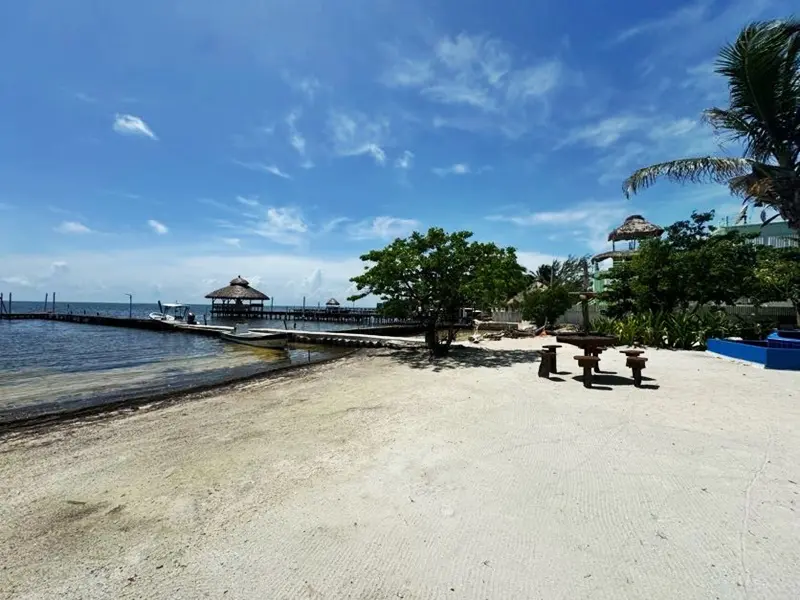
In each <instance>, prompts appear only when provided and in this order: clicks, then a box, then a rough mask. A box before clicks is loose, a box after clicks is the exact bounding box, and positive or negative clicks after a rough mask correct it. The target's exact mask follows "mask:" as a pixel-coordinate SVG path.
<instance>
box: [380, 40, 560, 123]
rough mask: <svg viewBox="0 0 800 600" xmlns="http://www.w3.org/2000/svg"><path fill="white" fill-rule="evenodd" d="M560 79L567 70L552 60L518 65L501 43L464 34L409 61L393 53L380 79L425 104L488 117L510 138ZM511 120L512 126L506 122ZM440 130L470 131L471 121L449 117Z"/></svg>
mask: <svg viewBox="0 0 800 600" xmlns="http://www.w3.org/2000/svg"><path fill="white" fill-rule="evenodd" d="M565 80H566V69H565V68H564V66H563V64H562V63H561V61H560V60H558V59H557V58H543V59H541V60H539V61H537V62H534V63H533V64H526V65H521V66H517V65H515V61H514V58H513V56H512V54H511V52H510V49H509V47H508V46H507V45H506V44H504V43H503V42H502V41H501V40H498V39H496V38H492V37H489V36H485V35H468V34H466V33H461V34H459V35H457V36H456V37H452V38H451V37H442V38H440V39H439V40H438V41H436V42H435V43H434V44H433V46H432V47H429V48H427V49H425V50H424V51H422V52H417V53H416V56H413V57H408V56H403V55H401V53H400V51H399V50H397V49H395V51H394V52H393V57H392V60H391V64H390V65H389V67H388V69H387V70H386V71H385V72H384V73H383V75H382V77H381V82H382V83H383V84H384V85H386V86H388V87H391V88H405V89H411V90H415V91H417V92H418V93H419V94H420V95H421V96H422V97H423V98H425V99H426V100H429V101H430V102H433V103H436V104H442V105H447V106H451V107H455V108H458V107H461V108H466V109H470V110H473V111H478V112H479V113H482V114H484V115H492V116H493V117H495V120H494V121H492V122H493V124H494V125H495V126H496V127H498V128H499V129H500V131H501V132H503V133H505V134H507V135H509V136H510V137H514V136H516V135H518V134H519V133H520V132H521V131H523V130H524V129H525V121H526V120H527V116H528V115H527V112H526V108H527V107H528V106H529V105H530V104H531V103H534V104H535V105H536V106H537V108H539V109H540V112H541V109H542V108H543V107H544V104H543V103H544V102H545V101H546V99H547V98H548V97H549V96H550V95H551V94H552V93H553V92H554V91H555V90H556V89H557V88H559V87H560V86H562V85H563V84H564V82H565ZM499 117H502V118H500V119H498V118H499ZM512 119H513V120H514V121H516V123H515V124H514V126H513V127H512V126H509V123H508V120H512ZM481 122H482V123H484V122H485V121H483V120H481ZM442 125H447V126H455V127H459V126H463V125H468V126H469V127H468V128H470V129H474V128H475V123H474V119H473V120H472V121H470V120H469V119H464V118H463V117H461V118H452V117H451V118H448V119H447V120H445V121H442V122H440V126H442ZM460 128H467V127H460Z"/></svg>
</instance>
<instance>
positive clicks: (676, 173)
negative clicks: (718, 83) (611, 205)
mask: <svg viewBox="0 0 800 600" xmlns="http://www.w3.org/2000/svg"><path fill="white" fill-rule="evenodd" d="M715 71H716V72H717V73H718V74H720V75H722V76H724V77H726V78H727V82H728V90H729V96H730V100H729V103H730V106H728V108H709V109H707V110H706V111H705V112H704V119H705V121H706V122H707V123H708V124H709V125H711V127H712V128H713V129H714V131H715V133H717V134H720V135H722V136H723V139H727V140H729V141H734V142H737V143H740V144H741V145H742V147H743V155H742V157H741V158H732V157H714V156H704V157H698V158H682V159H678V160H672V161H669V162H663V163H659V164H655V165H652V166H649V167H644V168H642V169H639V170H637V171H636V172H634V173H633V174H632V175H631V176H630V177H628V179H626V180H625V182H624V183H623V191H624V192H625V195H626V196H630V195H632V194H635V193H637V192H638V191H639V190H642V189H645V188H647V187H649V186H651V185H652V184H653V183H655V182H656V181H657V180H658V179H660V178H666V179H668V180H671V181H676V182H680V183H686V182H716V183H726V184H728V186H729V188H730V190H731V192H733V193H734V194H737V195H739V196H741V197H743V198H744V200H745V202H749V203H751V204H752V205H754V206H757V207H770V208H772V209H774V210H776V211H777V213H778V215H780V216H782V217H783V218H784V219H786V221H788V223H789V226H790V227H791V228H793V229H795V230H800V161H798V156H800V21H797V20H786V21H771V22H762V23H752V24H750V25H748V26H747V27H745V28H744V29H743V30H742V31H741V32H740V33H739V36H738V37H737V39H736V41H734V42H733V43H732V44H729V45H727V46H725V47H723V48H722V49H721V50H720V52H719V55H718V58H717V62H716V68H715Z"/></svg>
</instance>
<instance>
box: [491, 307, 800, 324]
mask: <svg viewBox="0 0 800 600" xmlns="http://www.w3.org/2000/svg"><path fill="white" fill-rule="evenodd" d="M723 309H724V310H725V312H727V313H728V314H729V315H731V316H735V317H739V318H740V319H744V320H752V319H754V318H755V317H756V316H757V317H758V319H764V320H767V321H776V322H778V323H782V324H791V323H794V322H795V318H796V316H795V312H794V307H793V306H792V305H790V304H788V303H778V302H773V303H770V304H766V305H763V306H758V307H756V306H753V305H752V304H736V305H734V306H724V307H723ZM601 310H602V305H600V304H590V305H589V320H590V321H593V320H594V319H596V318H597V317H599V316H601V315H602V313H601ZM492 320H493V321H498V322H500V323H519V322H520V321H521V320H522V311H519V310H500V311H495V312H493V313H492ZM558 322H559V323H568V324H571V325H582V324H583V312H582V311H581V305H580V304H576V305H575V306H573V307H572V308H570V309H569V310H568V311H567V312H566V313H564V316H562V317H561V318H560V319H559V320H558Z"/></svg>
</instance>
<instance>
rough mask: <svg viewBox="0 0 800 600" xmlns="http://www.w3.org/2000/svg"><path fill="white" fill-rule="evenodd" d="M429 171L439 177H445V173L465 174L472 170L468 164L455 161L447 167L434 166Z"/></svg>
mask: <svg viewBox="0 0 800 600" xmlns="http://www.w3.org/2000/svg"><path fill="white" fill-rule="evenodd" d="M431 171H433V172H434V173H436V174H437V175H438V176H439V177H445V176H446V175H467V174H469V173H471V172H472V171H471V170H470V168H469V165H468V164H465V163H456V164H454V165H450V166H449V167H435V168H433V169H431Z"/></svg>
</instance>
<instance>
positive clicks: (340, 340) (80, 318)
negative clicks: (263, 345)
mask: <svg viewBox="0 0 800 600" xmlns="http://www.w3.org/2000/svg"><path fill="white" fill-rule="evenodd" d="M285 312H287V313H288V314H292V312H291V311H285ZM276 313H277V311H276ZM251 318H252V317H251ZM261 318H263V317H261ZM0 319H5V320H23V319H40V320H46V321H62V322H67V323H79V324H85V325H104V326H108V327H128V328H133V329H147V330H150V331H166V332H173V333H191V334H194V335H208V336H219V335H220V334H221V333H223V332H228V331H232V330H233V327H230V326H225V325H199V324H198V325H187V324H185V323H182V322H174V321H171V322H170V321H157V320H154V319H129V318H125V317H106V316H103V315H99V314H96V315H88V314H73V313H55V312H32V313H7V312H4V313H0ZM287 320H288V319H287ZM295 320H302V319H295ZM308 320H312V319H308ZM314 320H321V319H314ZM338 322H339V323H342V322H344V323H346V322H355V321H338ZM362 322H363V321H362ZM251 331H256V332H259V331H264V332H285V333H288V334H289V340H290V341H292V342H297V343H311V344H323V345H332V346H351V347H369V348H375V347H387V346H389V347H391V346H409V345H417V342H416V341H415V340H409V339H406V338H403V337H401V336H404V335H411V334H414V333H418V332H420V331H421V327H420V325H419V324H416V323H397V322H394V321H392V322H391V323H390V324H383V325H379V326H373V327H364V328H354V329H352V330H345V331H304V330H302V329H288V330H287V329H271V328H264V329H259V328H252V329H251ZM419 343H421V342H419Z"/></svg>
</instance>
